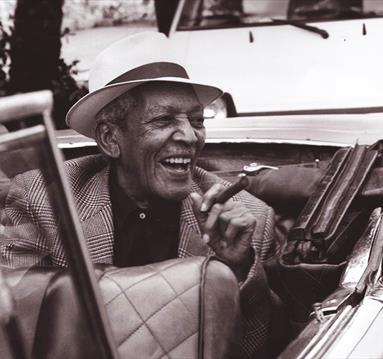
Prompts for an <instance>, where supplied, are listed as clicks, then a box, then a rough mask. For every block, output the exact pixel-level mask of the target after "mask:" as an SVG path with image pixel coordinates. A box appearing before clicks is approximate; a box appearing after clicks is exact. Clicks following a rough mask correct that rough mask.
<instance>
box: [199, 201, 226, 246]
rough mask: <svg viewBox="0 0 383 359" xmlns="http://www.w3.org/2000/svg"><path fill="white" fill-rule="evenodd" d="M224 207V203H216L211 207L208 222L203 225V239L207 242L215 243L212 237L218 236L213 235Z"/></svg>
mask: <svg viewBox="0 0 383 359" xmlns="http://www.w3.org/2000/svg"><path fill="white" fill-rule="evenodd" d="M222 209H223V205H222V204H218V203H216V204H215V205H214V206H213V207H211V209H210V211H209V214H208V216H207V219H206V222H205V224H204V226H203V233H204V234H203V237H202V239H203V241H204V242H205V243H209V244H210V245H214V243H212V242H211V238H214V237H216V236H213V234H214V231H215V228H216V225H217V222H218V217H219V215H220V214H221V212H222Z"/></svg>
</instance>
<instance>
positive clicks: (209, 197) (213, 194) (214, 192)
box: [200, 183, 224, 212]
mask: <svg viewBox="0 0 383 359" xmlns="http://www.w3.org/2000/svg"><path fill="white" fill-rule="evenodd" d="M223 188H224V186H223V185H222V184H220V183H216V184H215V185H213V186H212V187H210V188H209V189H208V190H207V191H206V192H205V194H204V195H203V197H202V204H201V207H200V211H201V212H208V211H209V210H210V208H211V206H212V205H213V204H214V203H215V199H216V198H217V196H218V194H219V193H221V192H222V190H223Z"/></svg>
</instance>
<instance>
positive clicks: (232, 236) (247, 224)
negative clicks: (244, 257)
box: [224, 213, 255, 246]
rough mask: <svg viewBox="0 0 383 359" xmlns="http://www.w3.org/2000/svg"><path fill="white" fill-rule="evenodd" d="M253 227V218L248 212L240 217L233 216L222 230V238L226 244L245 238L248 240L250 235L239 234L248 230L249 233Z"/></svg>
mask: <svg viewBox="0 0 383 359" xmlns="http://www.w3.org/2000/svg"><path fill="white" fill-rule="evenodd" d="M254 227H255V218H254V216H253V215H252V214H250V213H245V214H244V215H242V216H241V217H233V218H232V219H231V220H230V221H229V223H228V225H227V227H226V230H225V232H224V239H225V241H226V242H227V245H228V246H230V245H233V244H235V243H236V242H237V241H238V240H243V239H246V240H248V241H250V237H251V236H240V234H241V233H244V232H246V231H248V232H249V233H250V232H251V233H252V232H253V230H254Z"/></svg>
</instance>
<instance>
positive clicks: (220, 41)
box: [168, 0, 383, 115]
mask: <svg viewBox="0 0 383 359" xmlns="http://www.w3.org/2000/svg"><path fill="white" fill-rule="evenodd" d="M218 3H220V1H208V0H187V1H185V0H181V1H180V2H179V5H178V8H177V10H176V12H175V16H174V18H173V23H172V26H171V28H170V31H169V33H168V36H169V38H170V39H171V41H172V43H173V44H174V48H175V51H176V52H177V53H178V56H179V57H180V58H181V59H182V61H183V63H185V64H186V66H187V69H188V72H189V74H190V77H191V78H193V79H194V80H195V81H203V82H205V83H212V84H215V85H217V86H219V87H221V88H222V89H224V91H226V93H227V94H228V95H226V98H225V101H226V105H229V108H228V112H229V113H228V114H229V115H236V114H239V115H254V114H257V115H261V114H262V115H263V114H283V113H286V112H287V113H290V114H291V113H297V112H298V113H301V112H302V111H304V112H308V113H315V110H316V109H321V110H322V111H321V112H323V109H328V111H329V112H330V113H331V112H336V113H342V112H347V113H353V112H374V111H376V110H381V109H382V106H383V86H382V83H383V69H382V63H383V41H382V36H383V1H380V0H356V1H355V0H352V1H351V0H350V1H346V2H345V1H340V0H315V1H302V0H290V1H289V0H243V1H242V2H241V1H225V4H226V8H225V5H221V6H219V5H217V4H218ZM221 3H222V4H223V3H224V2H223V1H221ZM307 3H311V5H305V4H307ZM342 3H343V5H342ZM231 100H232V101H231ZM233 105H234V108H233ZM346 108H347V109H348V110H347V111H346V110H345V111H342V109H346ZM335 109H337V110H335Z"/></svg>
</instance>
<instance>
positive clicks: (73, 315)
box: [33, 257, 240, 359]
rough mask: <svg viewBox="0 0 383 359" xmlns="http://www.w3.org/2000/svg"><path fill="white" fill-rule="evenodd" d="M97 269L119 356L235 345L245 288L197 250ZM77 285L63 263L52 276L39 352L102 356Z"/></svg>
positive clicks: (192, 354) (198, 354) (219, 350)
mask: <svg viewBox="0 0 383 359" xmlns="http://www.w3.org/2000/svg"><path fill="white" fill-rule="evenodd" d="M97 275H98V277H99V283H100V287H101V290H102V294H103V297H104V300H105V304H106V308H107V312H108V315H109V318H110V321H111V326H112V330H113V333H114V336H115V340H116V343H117V345H118V350H119V353H120V357H121V358H129V359H131V358H133V359H134V358H139V359H143V358H175V359H178V358H180V359H181V358H182V359H187V358H208V359H214V358H217V359H218V358H219V359H221V358H228V357H230V358H231V357H233V356H234V355H235V354H233V353H235V352H237V348H236V345H237V343H238V341H239V335H240V330H239V328H238V323H240V318H239V316H240V313H239V291H238V285H237V283H236V279H235V277H234V275H233V274H232V272H231V271H230V269H229V268H228V267H227V266H226V265H224V264H222V263H220V262H218V261H216V260H212V259H210V258H205V257H191V258H187V259H174V260H169V261H166V262H161V263H156V264H153V265H147V266H142V267H131V268H115V267H107V268H103V269H102V270H98V271H97ZM73 291H74V289H73V286H72V283H71V280H70V277H69V276H68V275H67V273H66V272H65V271H60V272H59V273H57V275H56V276H54V277H53V278H52V280H51V281H50V283H49V284H48V286H47V288H46V291H45V297H44V299H43V301H42V304H41V309H40V315H39V319H38V323H37V328H36V335H35V341H34V348H33V355H34V357H36V358H39V359H44V358H54V359H59V358H65V359H71V358H73V359H79V358H97V357H98V353H97V351H96V348H95V345H94V344H93V343H92V338H91V337H90V336H89V334H88V328H87V323H86V321H85V320H84V318H83V317H82V310H81V308H80V307H79V305H78V303H77V301H76V300H75V294H74V293H73ZM36 310H38V308H36Z"/></svg>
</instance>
